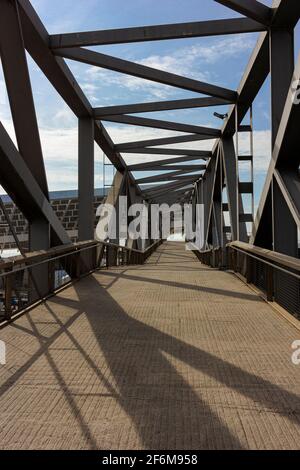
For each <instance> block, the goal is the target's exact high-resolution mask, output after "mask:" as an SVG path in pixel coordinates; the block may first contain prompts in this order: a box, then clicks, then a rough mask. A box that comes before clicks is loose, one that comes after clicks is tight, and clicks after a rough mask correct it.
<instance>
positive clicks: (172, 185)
mask: <svg viewBox="0 0 300 470" xmlns="http://www.w3.org/2000/svg"><path fill="white" fill-rule="evenodd" d="M197 179H199V177H194V178H193V177H191V182H192V181H194V180H197ZM187 185H188V183H187V182H183V183H182V182H172V183H170V184H162V185H159V186H156V187H154V188H149V189H148V190H146V191H144V194H146V195H147V196H153V195H155V194H156V195H157V194H158V193H161V192H162V193H165V192H166V191H169V190H170V189H175V188H176V189H177V188H181V187H185V186H187Z"/></svg>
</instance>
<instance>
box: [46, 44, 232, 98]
mask: <svg viewBox="0 0 300 470" xmlns="http://www.w3.org/2000/svg"><path fill="white" fill-rule="evenodd" d="M54 53H55V54H56V55H57V56H59V57H64V58H66V59H71V60H76V61H77V62H83V63H85V64H89V65H94V66H95V67H101V68H105V69H108V70H113V71H115V72H120V73H125V74H127V75H131V76H133V77H138V78H143V79H146V80H151V81H154V82H157V83H162V84H164V85H170V86H174V87H177V88H181V89H183V90H188V91H194V92H196V93H202V94H205V95H210V96H214V97H216V98H221V99H224V100H228V101H229V102H231V101H232V100H234V102H235V100H236V98H237V93H236V92H235V91H232V90H228V89H226V88H222V87H218V86H216V85H211V84H208V83H204V82H200V81H198V80H194V79H191V78H186V77H181V76H179V75H175V74H173V73H170V72H165V71H163V70H157V69H154V68H152V67H147V66H145V65H140V64H136V63H135V62H130V61H128V60H124V59H118V58H116V57H112V56H109V55H106V54H101V53H100V52H94V51H90V50H88V49H82V48H73V49H55V50H54Z"/></svg>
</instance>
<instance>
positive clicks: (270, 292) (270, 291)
mask: <svg viewBox="0 0 300 470" xmlns="http://www.w3.org/2000/svg"><path fill="white" fill-rule="evenodd" d="M266 278H267V279H266V281H267V300H268V301H269V302H273V300H274V278H273V268H272V267H271V266H269V265H267V266H266Z"/></svg>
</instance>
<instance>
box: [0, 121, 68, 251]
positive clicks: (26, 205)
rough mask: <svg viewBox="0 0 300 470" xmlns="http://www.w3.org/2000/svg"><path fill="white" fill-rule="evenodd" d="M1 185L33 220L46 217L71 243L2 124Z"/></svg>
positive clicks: (63, 238)
mask: <svg viewBox="0 0 300 470" xmlns="http://www.w3.org/2000/svg"><path fill="white" fill-rule="evenodd" d="M0 159H1V172H0V184H1V186H3V188H4V189H5V190H6V192H7V193H8V194H9V195H10V197H11V198H12V200H13V201H14V202H15V204H16V205H17V206H18V207H19V208H20V210H21V212H22V213H23V214H24V216H25V217H26V219H27V220H28V221H29V222H34V221H35V220H37V219H42V220H44V221H45V222H47V223H49V225H50V227H51V229H52V230H53V231H54V234H55V235H56V237H57V238H58V240H59V241H60V243H62V244H68V243H71V241H70V239H69V237H68V235H67V233H66V231H65V230H64V228H63V226H62V224H61V222H60V221H59V219H58V218H57V216H56V214H55V212H54V211H53V209H52V207H51V205H50V203H49V201H48V200H47V198H46V197H45V195H44V194H43V192H42V190H41V188H40V186H39V185H38V183H37V181H36V180H35V178H34V177H33V175H32V173H31V171H30V170H29V168H28V167H27V165H26V163H25V161H24V159H23V158H22V157H21V155H20V153H19V152H18V151H17V149H16V147H15V145H14V144H13V142H12V140H11V138H10V137H9V135H8V133H7V132H6V130H5V129H4V127H3V125H2V124H1V123H0Z"/></svg>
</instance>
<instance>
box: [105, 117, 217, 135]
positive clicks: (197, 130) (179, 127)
mask: <svg viewBox="0 0 300 470" xmlns="http://www.w3.org/2000/svg"><path fill="white" fill-rule="evenodd" d="M104 120H105V121H109V122H117V123H119V124H129V125H131V126H141V127H151V128H154V129H166V130H169V131H177V132H190V133H194V134H200V135H209V136H210V137H211V138H216V137H219V136H220V135H221V133H220V131H219V129H212V128H210V127H202V126H192V125H191V124H181V123H178V122H170V121H161V120H159V119H148V118H142V117H135V116H127V115H122V116H106V117H105V119H104Z"/></svg>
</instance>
